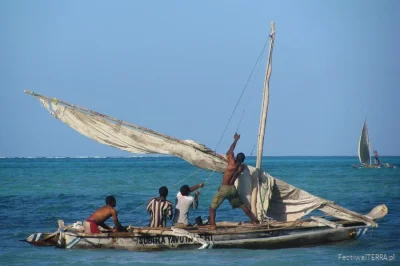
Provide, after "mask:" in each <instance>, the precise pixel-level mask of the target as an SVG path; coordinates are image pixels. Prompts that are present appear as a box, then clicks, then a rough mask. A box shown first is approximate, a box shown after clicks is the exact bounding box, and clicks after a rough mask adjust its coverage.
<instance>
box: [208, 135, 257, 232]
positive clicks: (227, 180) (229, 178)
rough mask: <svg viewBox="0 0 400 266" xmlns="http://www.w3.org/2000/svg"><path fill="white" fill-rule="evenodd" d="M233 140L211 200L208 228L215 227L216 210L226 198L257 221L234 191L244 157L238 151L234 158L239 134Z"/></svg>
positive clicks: (233, 206) (234, 206)
mask: <svg viewBox="0 0 400 266" xmlns="http://www.w3.org/2000/svg"><path fill="white" fill-rule="evenodd" d="M233 138H234V141H233V143H232V145H231V147H230V148H229V150H228V152H227V153H226V156H227V159H228V166H227V167H226V169H225V172H224V175H223V177H222V185H221V186H220V187H219V189H218V191H217V193H216V194H215V196H214V198H213V199H212V201H211V207H210V210H209V211H210V229H215V227H216V226H215V216H216V210H217V208H218V207H219V205H221V203H222V202H223V201H224V200H225V199H228V200H229V203H230V204H231V206H232V208H233V209H235V208H238V207H241V208H242V210H243V211H244V212H245V213H246V215H247V216H248V217H249V218H250V219H251V221H252V222H253V224H257V223H259V221H258V220H257V218H256V217H255V216H254V214H253V213H252V212H251V211H250V210H249V209H248V208H247V207H246V205H245V204H244V203H243V202H242V201H241V199H240V197H239V194H238V192H237V191H236V187H235V185H234V183H235V180H236V179H237V178H238V177H239V175H240V174H241V173H242V172H243V169H244V165H243V162H244V159H245V156H244V154H243V153H238V154H237V156H236V159H235V155H234V153H233V151H234V150H235V147H236V143H237V141H238V140H239V139H240V135H238V134H237V133H235V135H234V137H233Z"/></svg>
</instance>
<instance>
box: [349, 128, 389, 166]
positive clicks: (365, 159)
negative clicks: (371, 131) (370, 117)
mask: <svg viewBox="0 0 400 266" xmlns="http://www.w3.org/2000/svg"><path fill="white" fill-rule="evenodd" d="M370 152H371V142H370V141H369V136H368V127H367V121H364V125H363V128H362V130H361V136H360V139H359V141H358V159H359V160H360V165H353V167H354V168H382V167H385V168H396V166H395V165H390V164H388V163H385V164H382V163H380V161H379V160H378V159H377V157H376V158H375V163H374V164H372V162H371V153H370ZM375 152H376V151H375ZM376 156H378V155H376Z"/></svg>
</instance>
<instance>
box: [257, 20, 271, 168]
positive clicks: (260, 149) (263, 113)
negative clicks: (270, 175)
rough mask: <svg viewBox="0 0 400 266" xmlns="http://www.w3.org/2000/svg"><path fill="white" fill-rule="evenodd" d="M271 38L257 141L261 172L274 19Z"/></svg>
mask: <svg viewBox="0 0 400 266" xmlns="http://www.w3.org/2000/svg"><path fill="white" fill-rule="evenodd" d="M269 38H270V42H269V54H268V63H267V69H266V74H265V79H264V93H263V94H264V97H263V101H262V107H261V115H260V129H259V131H258V142H257V162H256V168H257V171H258V172H259V174H260V173H261V171H260V169H261V163H262V154H263V146H264V135H265V125H266V122H267V112H268V99H269V79H270V77H271V71H272V50H273V49H274V40H275V23H274V22H273V21H272V22H271V34H270V35H269Z"/></svg>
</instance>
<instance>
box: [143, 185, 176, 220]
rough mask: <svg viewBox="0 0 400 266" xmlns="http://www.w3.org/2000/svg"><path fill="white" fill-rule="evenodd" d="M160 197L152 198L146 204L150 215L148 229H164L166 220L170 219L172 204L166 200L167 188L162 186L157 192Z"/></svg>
mask: <svg viewBox="0 0 400 266" xmlns="http://www.w3.org/2000/svg"><path fill="white" fill-rule="evenodd" d="M158 192H159V193H160V196H159V197H157V198H152V199H151V200H150V201H149V203H148V204H147V208H146V210H147V212H148V213H150V223H149V227H166V226H167V218H168V219H172V203H171V202H169V201H168V200H167V196H168V188H167V187H165V186H163V187H160V189H159V190H158Z"/></svg>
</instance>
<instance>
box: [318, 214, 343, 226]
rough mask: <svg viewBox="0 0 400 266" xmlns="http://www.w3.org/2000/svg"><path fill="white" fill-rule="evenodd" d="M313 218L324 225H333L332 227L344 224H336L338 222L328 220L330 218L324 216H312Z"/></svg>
mask: <svg viewBox="0 0 400 266" xmlns="http://www.w3.org/2000/svg"><path fill="white" fill-rule="evenodd" d="M311 219H312V220H314V221H317V222H319V223H322V224H324V225H327V226H329V227H332V228H339V227H343V225H341V224H336V223H334V222H331V221H328V220H326V219H324V218H322V217H316V216H311Z"/></svg>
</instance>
